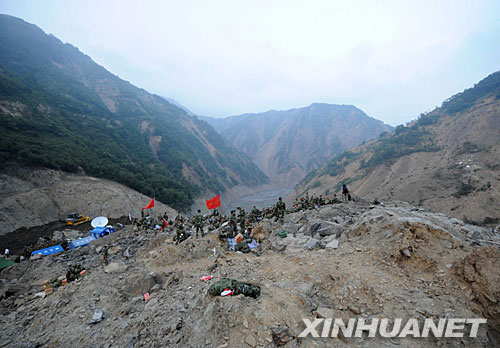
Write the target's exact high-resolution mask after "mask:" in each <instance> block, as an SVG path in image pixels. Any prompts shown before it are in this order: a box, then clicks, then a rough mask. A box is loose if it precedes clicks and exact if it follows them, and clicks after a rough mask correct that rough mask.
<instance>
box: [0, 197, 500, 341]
mask: <svg viewBox="0 0 500 348" xmlns="http://www.w3.org/2000/svg"><path fill="white" fill-rule="evenodd" d="M261 226H262V229H263V231H264V234H265V240H264V241H263V242H262V243H261V245H260V247H259V248H258V249H257V251H255V252H251V253H248V254H238V253H235V252H232V251H228V250H226V248H225V246H224V245H223V244H222V243H221V242H220V241H219V240H218V238H217V236H216V235H215V233H213V232H212V233H209V234H208V235H207V236H206V237H205V238H203V239H199V240H196V239H192V238H190V239H188V240H187V241H185V242H183V243H181V244H180V245H178V246H176V245H174V244H173V242H172V235H173V234H172V233H168V232H158V233H155V232H154V231H148V232H142V234H140V233H139V232H137V231H135V230H134V227H133V226H126V227H125V228H124V229H122V230H120V231H118V232H116V233H114V234H112V235H110V236H108V237H105V238H101V239H99V240H97V241H95V242H93V243H92V244H90V245H89V246H87V247H82V248H79V249H75V250H73V251H67V252H64V253H60V254H56V255H51V256H46V257H43V258H40V259H35V260H29V261H26V262H24V263H21V264H17V265H14V266H11V267H9V268H6V269H4V270H2V273H1V274H0V278H1V280H0V286H1V291H0V299H1V301H0V311H1V316H0V323H1V326H0V347H4V346H8V347H258V346H262V347H273V346H276V343H275V342H274V341H273V337H272V331H273V330H276V328H277V327H281V328H286V329H287V330H288V332H289V333H290V334H291V335H293V336H295V338H294V339H292V340H291V341H289V342H288V343H286V344H285V345H284V346H285V347H298V346H303V347H315V346H318V347H327V346H332V345H335V346H339V347H429V346H434V347H435V346H443V347H494V346H499V344H500V332H499V330H498V325H499V323H500V319H499V318H500V305H499V301H500V268H499V267H498V266H499V264H500V250H499V247H498V243H499V240H500V238H499V235H498V233H497V232H495V231H494V230H492V229H484V228H480V227H477V226H471V225H467V224H465V223H463V222H462V221H460V220H458V219H452V218H449V217H447V216H445V215H443V214H437V213H433V212H430V211H426V210H423V209H421V208H414V207H411V206H409V205H406V204H404V203H400V204H399V203H398V204H391V205H388V206H385V207H381V206H370V205H368V204H364V203H353V204H349V205H344V204H338V205H332V206H325V207H321V208H320V209H317V210H311V211H307V212H299V213H294V214H289V215H287V216H286V217H285V223H284V224H283V225H281V224H279V223H275V222H273V221H267V220H266V221H264V222H262V223H261ZM281 230H285V231H287V232H288V236H287V237H286V238H280V237H278V236H277V232H278V231H281ZM495 243H497V244H495ZM103 247H108V248H109V249H108V250H109V251H108V264H107V265H105V264H104V263H103V261H102V259H101V255H102V253H103ZM214 249H215V256H214ZM74 264H82V265H83V266H84V267H85V268H86V269H87V271H88V272H87V274H86V275H84V276H83V277H82V278H81V279H79V280H77V281H74V282H70V283H69V284H68V285H66V286H61V287H59V288H57V289H56V290H55V291H54V293H53V294H50V295H47V296H45V297H43V295H41V294H40V292H41V291H43V287H42V283H43V282H44V281H45V280H49V279H52V278H55V277H58V276H60V275H64V274H65V273H66V270H67V268H68V267H69V266H70V265H74ZM205 275H212V276H213V277H214V278H213V279H212V280H209V281H206V282H202V281H200V279H199V278H200V277H202V276H205ZM223 277H231V278H235V279H238V280H241V281H246V282H250V283H253V284H256V285H259V286H260V287H261V289H262V293H261V296H260V297H258V298H257V299H253V298H251V297H245V296H243V295H238V296H231V297H212V296H210V295H208V294H207V291H208V288H209V286H210V285H211V284H213V282H215V281H217V280H219V279H221V278H223ZM146 292H149V294H150V299H149V301H145V300H144V294H145V293H146ZM99 311H102V312H103V318H102V320H99V319H98V320H97V321H98V322H96V323H93V324H91V323H90V322H91V320H92V318H93V316H94V315H96V318H98V317H99V315H98V314H99V313H100V312H99ZM322 316H323V317H324V316H326V317H329V316H332V317H335V318H339V317H341V318H342V317H344V318H345V317H349V318H367V319H370V318H391V319H392V318H406V319H408V318H418V319H424V318H482V317H484V318H487V319H488V324H487V325H482V326H480V329H479V332H478V336H477V337H476V338H469V337H464V338H440V339H436V338H426V339H423V338H422V339H416V338H382V337H380V336H377V337H375V338H370V337H367V336H366V335H364V336H363V337H362V338H348V339H346V338H342V339H340V338H312V337H311V336H309V337H307V338H299V337H297V336H298V335H299V334H300V332H302V330H304V328H305V325H304V323H303V321H302V319H303V318H306V319H309V320H313V319H314V318H315V317H322Z"/></svg>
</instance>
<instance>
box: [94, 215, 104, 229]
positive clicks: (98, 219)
mask: <svg viewBox="0 0 500 348" xmlns="http://www.w3.org/2000/svg"><path fill="white" fill-rule="evenodd" d="M90 224H91V225H92V227H94V228H96V227H104V226H106V225H107V224H108V218H107V217H105V216H98V217H96V218H94V219H93V220H92V222H91V223H90Z"/></svg>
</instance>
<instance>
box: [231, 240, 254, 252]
mask: <svg viewBox="0 0 500 348" xmlns="http://www.w3.org/2000/svg"><path fill="white" fill-rule="evenodd" d="M234 251H241V252H242V253H249V252H250V248H249V247H248V243H247V242H245V241H242V242H239V243H238V244H236V245H235V246H234Z"/></svg>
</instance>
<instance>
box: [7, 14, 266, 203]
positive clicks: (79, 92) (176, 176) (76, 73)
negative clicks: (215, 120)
mask: <svg viewBox="0 0 500 348" xmlns="http://www.w3.org/2000/svg"><path fill="white" fill-rule="evenodd" d="M0 46H1V47H2V50H1V51H0V121H1V122H0V160H1V162H2V163H7V162H10V161H16V162H21V163H24V164H27V165H35V166H45V167H48V168H52V169H59V170H64V171H67V172H76V171H77V170H78V168H82V169H83V170H85V172H87V173H88V174H90V175H92V176H96V177H101V178H106V179H110V180H113V181H117V182H120V183H122V184H124V185H127V186H129V187H131V188H133V189H135V190H137V191H140V192H142V193H144V194H147V195H149V196H153V195H154V196H156V197H157V198H158V199H159V200H161V201H163V202H165V203H168V204H171V205H175V206H176V207H179V208H183V209H184V208H187V207H189V206H190V205H191V204H192V203H193V201H194V199H195V198H196V197H197V196H199V195H200V194H201V193H202V192H205V191H207V190H209V191H211V192H224V191H225V190H227V189H229V188H231V187H233V186H235V185H246V186H255V185H260V184H263V183H265V182H266V181H267V179H266V177H265V175H264V174H263V173H262V172H261V171H260V170H259V169H258V168H257V167H256V166H255V165H254V164H253V163H252V162H251V160H250V159H249V158H248V157H247V156H246V155H244V154H241V153H239V152H238V151H237V150H236V149H234V147H233V146H231V145H230V144H229V143H228V142H227V141H225V140H224V139H223V138H222V137H221V136H220V135H219V134H218V133H217V132H216V131H215V130H214V129H213V128H212V127H211V126H210V125H208V124H207V123H206V122H203V121H199V120H197V119H196V118H194V117H191V116H189V115H188V114H187V113H186V112H185V111H184V110H182V109H180V108H178V107H177V106H174V105H172V104H170V103H169V102H167V101H166V100H165V99H163V98H161V97H159V96H157V95H153V94H150V93H148V92H146V91H145V90H143V89H140V88H137V87H135V86H133V85H131V84H130V83H128V82H126V81H123V80H121V79H120V78H118V77H117V76H115V75H113V74H111V73H110V72H108V71H107V70H106V69H104V68H103V67H101V66H99V65H98V64H96V63H95V62H93V61H92V59H91V58H90V57H88V56H86V55H84V54H83V53H81V52H80V51H79V50H78V49H77V48H75V47H73V46H71V45H70V44H63V43H62V42H61V41H59V40H58V39H57V38H55V37H54V36H51V35H46V34H45V33H44V32H43V31H42V30H41V29H39V28H37V27H36V26H34V25H32V24H29V23H26V22H24V21H22V20H21V19H18V18H14V17H10V16H6V15H0Z"/></svg>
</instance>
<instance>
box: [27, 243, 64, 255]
mask: <svg viewBox="0 0 500 348" xmlns="http://www.w3.org/2000/svg"><path fill="white" fill-rule="evenodd" d="M61 251H64V249H63V247H62V246H60V245H54V246H51V247H48V248H45V249H40V250H36V251H33V252H32V253H31V256H33V255H36V254H42V255H50V254H55V253H58V252H61Z"/></svg>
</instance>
